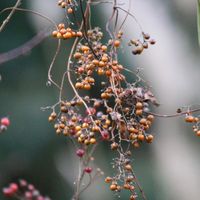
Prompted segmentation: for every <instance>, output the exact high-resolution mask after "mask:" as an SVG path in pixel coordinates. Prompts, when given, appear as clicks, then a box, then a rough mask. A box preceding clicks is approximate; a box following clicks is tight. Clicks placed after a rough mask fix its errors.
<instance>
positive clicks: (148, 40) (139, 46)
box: [129, 32, 156, 55]
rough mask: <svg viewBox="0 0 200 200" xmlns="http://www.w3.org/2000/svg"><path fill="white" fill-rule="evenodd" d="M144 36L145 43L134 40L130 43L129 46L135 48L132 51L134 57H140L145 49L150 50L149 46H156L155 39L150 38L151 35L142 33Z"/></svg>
mask: <svg viewBox="0 0 200 200" xmlns="http://www.w3.org/2000/svg"><path fill="white" fill-rule="evenodd" d="M142 36H143V41H141V40H140V39H132V40H130V42H129V46H132V45H133V46H134V47H135V48H134V49H133V51H132V53H133V54H134V55H139V54H141V53H142V52H143V51H144V49H148V47H149V44H150V45H154V44H155V43H156V41H155V40H154V39H151V38H150V35H149V34H148V33H144V32H142Z"/></svg>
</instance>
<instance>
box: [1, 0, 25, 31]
mask: <svg viewBox="0 0 200 200" xmlns="http://www.w3.org/2000/svg"><path fill="white" fill-rule="evenodd" d="M20 4H21V0H17V2H16V4H15V5H14V7H13V8H12V11H11V12H10V14H9V15H8V17H7V18H6V19H5V20H4V21H3V23H2V24H1V26H0V32H2V31H3V29H4V27H5V26H6V24H7V23H8V22H9V21H10V19H11V17H12V16H13V14H14V13H15V10H16V8H17V7H18V6H20Z"/></svg>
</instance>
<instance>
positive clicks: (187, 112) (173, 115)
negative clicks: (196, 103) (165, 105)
mask: <svg viewBox="0 0 200 200" xmlns="http://www.w3.org/2000/svg"><path fill="white" fill-rule="evenodd" d="M195 112H200V108H196V109H193V110H188V111H184V112H180V113H174V114H171V115H163V114H157V113H154V112H146V113H147V114H150V115H154V116H155V117H163V118H170V117H179V116H182V115H186V114H189V113H195Z"/></svg>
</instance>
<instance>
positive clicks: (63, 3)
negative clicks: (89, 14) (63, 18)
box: [58, 0, 75, 14]
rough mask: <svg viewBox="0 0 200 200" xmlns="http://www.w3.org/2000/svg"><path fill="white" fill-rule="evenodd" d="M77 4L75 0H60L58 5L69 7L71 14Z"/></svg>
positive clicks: (68, 10) (68, 11)
mask: <svg viewBox="0 0 200 200" xmlns="http://www.w3.org/2000/svg"><path fill="white" fill-rule="evenodd" d="M74 5H75V2H74V1H73V0H67V1H66V0H59V1H58V6H60V7H61V8H65V9H67V13H68V14H71V13H73V7H74Z"/></svg>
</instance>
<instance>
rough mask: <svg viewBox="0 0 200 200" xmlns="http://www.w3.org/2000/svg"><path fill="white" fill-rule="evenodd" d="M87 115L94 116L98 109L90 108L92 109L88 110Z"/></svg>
mask: <svg viewBox="0 0 200 200" xmlns="http://www.w3.org/2000/svg"><path fill="white" fill-rule="evenodd" d="M86 114H87V115H94V114H96V109H95V108H92V107H90V108H88V109H87V110H86Z"/></svg>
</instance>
